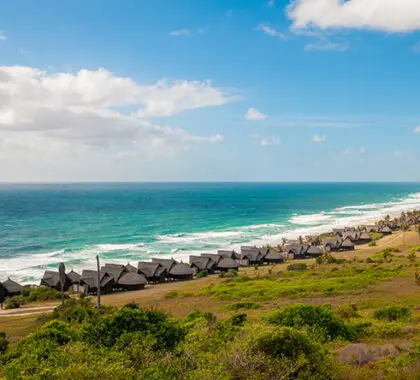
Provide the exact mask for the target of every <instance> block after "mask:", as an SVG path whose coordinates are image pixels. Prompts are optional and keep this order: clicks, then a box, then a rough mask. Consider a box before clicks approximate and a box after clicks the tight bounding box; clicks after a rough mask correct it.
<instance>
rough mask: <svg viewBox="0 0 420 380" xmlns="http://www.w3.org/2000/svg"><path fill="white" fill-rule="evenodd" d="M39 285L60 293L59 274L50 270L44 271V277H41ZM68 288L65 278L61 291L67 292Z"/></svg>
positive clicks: (68, 284) (67, 280) (68, 282)
mask: <svg viewBox="0 0 420 380" xmlns="http://www.w3.org/2000/svg"><path fill="white" fill-rule="evenodd" d="M41 285H43V286H47V287H48V288H51V289H56V290H59V291H61V281H60V273H59V272H55V271H52V270H46V271H45V273H44V275H43V276H42V279H41ZM69 286H70V281H69V279H68V278H67V276H66V281H65V283H64V284H63V290H64V291H67V290H68V288H69Z"/></svg>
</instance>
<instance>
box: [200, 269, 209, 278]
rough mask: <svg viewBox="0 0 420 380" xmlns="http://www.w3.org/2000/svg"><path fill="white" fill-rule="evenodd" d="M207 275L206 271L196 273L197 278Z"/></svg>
mask: <svg viewBox="0 0 420 380" xmlns="http://www.w3.org/2000/svg"><path fill="white" fill-rule="evenodd" d="M208 275H209V273H208V272H207V271H206V270H201V271H200V272H198V273H197V278H204V277H207V276H208Z"/></svg>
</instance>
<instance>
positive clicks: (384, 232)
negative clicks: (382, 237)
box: [380, 226, 392, 234]
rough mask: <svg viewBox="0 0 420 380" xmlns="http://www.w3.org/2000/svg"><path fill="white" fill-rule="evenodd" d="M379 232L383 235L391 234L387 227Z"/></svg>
mask: <svg viewBox="0 0 420 380" xmlns="http://www.w3.org/2000/svg"><path fill="white" fill-rule="evenodd" d="M380 232H382V233H383V234H392V230H391V229H390V228H389V227H388V226H385V227H383V228H381V230H380Z"/></svg>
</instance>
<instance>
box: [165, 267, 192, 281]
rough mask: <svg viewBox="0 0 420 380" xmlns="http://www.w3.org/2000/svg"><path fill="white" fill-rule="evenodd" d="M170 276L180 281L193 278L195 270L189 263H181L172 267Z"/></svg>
mask: <svg viewBox="0 0 420 380" xmlns="http://www.w3.org/2000/svg"><path fill="white" fill-rule="evenodd" d="M169 276H170V277H172V278H173V279H174V280H178V281H186V280H192V279H193V276H194V270H193V269H192V268H190V267H189V266H188V265H187V264H184V263H179V264H176V265H174V266H173V267H172V269H171V270H170V271H169Z"/></svg>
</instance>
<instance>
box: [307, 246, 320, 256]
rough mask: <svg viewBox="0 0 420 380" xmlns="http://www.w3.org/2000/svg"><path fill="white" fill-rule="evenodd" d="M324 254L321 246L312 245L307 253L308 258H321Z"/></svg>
mask: <svg viewBox="0 0 420 380" xmlns="http://www.w3.org/2000/svg"><path fill="white" fill-rule="evenodd" d="M323 253H324V251H323V249H322V247H321V246H320V245H311V246H310V247H309V248H308V250H307V251H306V256H309V257H319V256H322V254H323Z"/></svg>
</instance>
